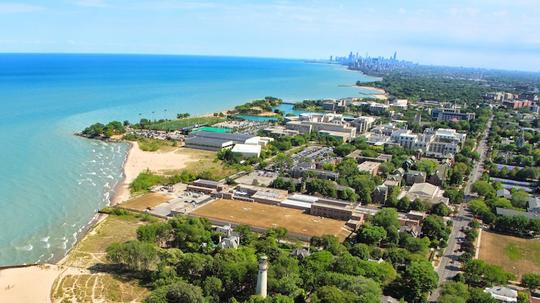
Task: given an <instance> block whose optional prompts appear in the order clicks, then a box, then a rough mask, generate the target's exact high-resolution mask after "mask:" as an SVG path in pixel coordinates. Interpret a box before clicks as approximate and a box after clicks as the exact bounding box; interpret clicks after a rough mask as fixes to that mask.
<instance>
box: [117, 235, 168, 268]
mask: <svg viewBox="0 0 540 303" xmlns="http://www.w3.org/2000/svg"><path fill="white" fill-rule="evenodd" d="M107 260H109V261H110V262H112V263H117V264H121V265H123V266H125V267H126V268H127V269H129V270H132V271H139V272H145V271H149V270H152V269H154V268H155V267H156V266H157V263H158V261H159V258H158V250H157V248H156V246H155V245H154V244H152V243H147V242H139V241H136V240H133V241H128V242H125V243H114V244H112V245H111V246H109V247H108V248H107Z"/></svg>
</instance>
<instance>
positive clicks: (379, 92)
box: [354, 85, 388, 100]
mask: <svg viewBox="0 0 540 303" xmlns="http://www.w3.org/2000/svg"><path fill="white" fill-rule="evenodd" d="M354 87H356V88H362V89H367V90H370V91H372V92H375V93H374V94H371V97H373V98H375V99H379V100H387V99H388V96H387V94H386V91H385V90H384V89H382V88H377V87H372V86H365V85H354Z"/></svg>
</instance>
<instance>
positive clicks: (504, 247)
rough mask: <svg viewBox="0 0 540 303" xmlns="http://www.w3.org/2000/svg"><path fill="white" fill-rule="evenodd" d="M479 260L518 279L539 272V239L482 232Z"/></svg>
mask: <svg viewBox="0 0 540 303" xmlns="http://www.w3.org/2000/svg"><path fill="white" fill-rule="evenodd" d="M479 259H481V260H484V261H486V262H489V263H491V264H495V265H499V266H501V267H502V268H503V269H504V270H506V271H509V272H511V273H513V274H515V275H516V276H517V277H520V276H521V275H523V274H524V273H530V272H540V239H523V238H518V237H513V236H507V235H501V234H497V233H492V232H487V231H482V236H481V243H480V254H479Z"/></svg>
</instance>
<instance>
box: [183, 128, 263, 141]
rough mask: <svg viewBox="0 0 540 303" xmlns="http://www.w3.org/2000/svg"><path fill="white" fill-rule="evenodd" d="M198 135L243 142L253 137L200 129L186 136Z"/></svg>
mask: <svg viewBox="0 0 540 303" xmlns="http://www.w3.org/2000/svg"><path fill="white" fill-rule="evenodd" d="M191 137H199V138H209V139H219V140H225V141H235V142H242V143H244V142H245V141H246V140H247V139H249V138H253V137H255V136H253V135H243V134H229V133H214V132H207V131H200V132H196V133H191V134H190V135H189V137H188V138H191Z"/></svg>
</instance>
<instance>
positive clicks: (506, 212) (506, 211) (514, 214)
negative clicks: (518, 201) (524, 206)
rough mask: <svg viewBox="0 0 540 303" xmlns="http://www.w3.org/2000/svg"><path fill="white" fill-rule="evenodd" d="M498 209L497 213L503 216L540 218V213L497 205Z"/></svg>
mask: <svg viewBox="0 0 540 303" xmlns="http://www.w3.org/2000/svg"><path fill="white" fill-rule="evenodd" d="M496 211H497V215H501V216H509V217H517V216H523V217H526V218H528V219H536V220H540V214H538V213H531V212H524V211H519V210H513V209H509V208H502V207H497V209H496Z"/></svg>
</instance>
